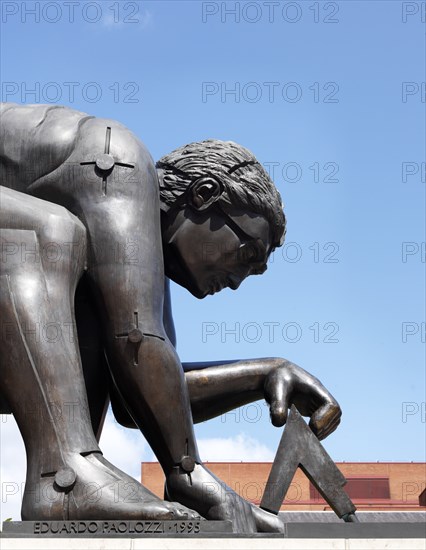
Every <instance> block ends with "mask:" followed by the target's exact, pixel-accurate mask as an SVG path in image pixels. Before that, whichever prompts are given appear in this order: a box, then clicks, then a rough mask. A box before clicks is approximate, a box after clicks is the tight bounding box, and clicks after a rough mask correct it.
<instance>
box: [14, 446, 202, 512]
mask: <svg viewBox="0 0 426 550" xmlns="http://www.w3.org/2000/svg"><path fill="white" fill-rule="evenodd" d="M66 463H67V467H66V468H64V469H63V470H60V471H59V472H56V474H55V475H53V474H52V475H46V476H42V477H41V478H38V479H37V480H35V481H33V480H32V479H31V476H30V477H29V479H28V478H27V483H26V486H25V492H24V498H23V503H22V519H23V520H33V521H34V520H47V521H48V520H103V519H116V520H118V519H123V520H152V519H155V520H175V519H178V520H196V519H200V515H199V514H198V513H197V512H195V511H194V510H190V509H188V508H186V507H185V506H183V505H182V504H180V503H178V502H165V501H163V500H161V499H159V498H158V497H157V496H156V495H154V494H153V493H151V492H150V491H149V490H148V489H146V488H145V487H143V486H142V485H141V484H140V483H138V482H137V481H136V480H135V479H133V478H132V477H130V476H128V475H127V474H125V473H124V472H121V471H120V470H119V469H118V468H116V467H115V466H113V465H112V464H110V463H109V462H108V461H107V460H105V459H104V458H103V456H102V455H101V454H100V453H91V454H89V455H87V456H81V455H79V454H73V455H71V456H70V457H67V461H66Z"/></svg>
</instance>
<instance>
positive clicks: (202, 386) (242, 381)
mask: <svg viewBox="0 0 426 550" xmlns="http://www.w3.org/2000/svg"><path fill="white" fill-rule="evenodd" d="M183 367H184V369H185V378H186V382H187V384H188V389H189V395H190V400H191V407H192V414H193V418H194V422H202V421H204V420H208V419H210V418H213V417H215V416H218V415H220V414H224V413H225V412H228V411H230V410H232V409H234V408H236V407H240V406H242V405H246V404H248V403H251V402H253V401H257V400H259V399H262V398H265V399H266V401H267V402H268V403H269V405H270V414H271V420H272V423H273V424H274V425H275V426H282V425H283V424H284V423H285V421H286V419H287V410H288V408H289V407H290V406H291V405H292V404H294V405H296V407H297V408H298V409H299V411H300V412H301V414H303V415H304V416H309V417H310V424H309V425H310V427H311V429H312V430H313V431H314V433H315V434H316V435H317V436H318V437H319V439H324V438H325V437H327V436H328V435H329V434H330V433H332V432H333V431H334V430H335V429H336V428H337V426H338V424H339V422H340V417H341V410H340V407H339V404H338V403H337V401H336V400H335V399H334V398H333V396H332V395H331V394H330V393H329V392H328V391H327V389H326V388H325V387H324V386H323V385H322V384H321V382H320V381H319V380H318V379H317V378H315V377H314V376H312V375H310V374H309V373H308V372H306V371H305V370H303V369H302V368H300V367H298V366H297V365H295V364H293V363H291V362H289V361H287V360H285V359H278V358H267V359H250V360H245V361H234V362H232V361H231V362H218V363H184V365H183Z"/></svg>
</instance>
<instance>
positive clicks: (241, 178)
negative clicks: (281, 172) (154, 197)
mask: <svg viewBox="0 0 426 550" xmlns="http://www.w3.org/2000/svg"><path fill="white" fill-rule="evenodd" d="M157 168H158V169H161V170H163V178H162V182H161V183H160V195H161V200H162V202H164V203H165V204H166V205H167V206H169V207H172V206H173V204H174V203H176V201H177V200H178V199H180V198H181V197H182V196H183V195H184V193H185V192H186V191H187V189H188V188H189V186H190V185H191V183H193V182H194V181H195V180H196V179H198V178H200V177H205V176H212V177H214V178H215V179H218V180H219V181H220V182H221V183H222V184H223V188H224V189H223V193H222V195H221V196H220V198H219V201H222V202H223V203H225V204H228V205H229V206H234V207H235V208H240V209H242V210H246V211H250V212H253V213H255V214H260V215H262V216H264V217H265V218H266V219H267V220H268V222H269V225H270V228H271V234H272V239H273V247H276V246H280V245H281V244H282V242H283V237H284V235H285V225H286V220H285V216H284V213H283V209H282V208H283V207H282V201H281V196H280V194H279V192H278V190H277V188H276V187H275V185H274V183H273V182H272V180H271V178H270V177H269V175H268V174H267V172H266V171H265V170H264V168H263V166H262V165H261V164H260V163H259V162H258V161H257V160H256V158H255V156H254V155H253V154H252V153H251V152H250V151H249V150H248V149H245V148H244V147H242V146H241V145H238V144H237V143H234V142H233V141H220V140H217V139H208V140H206V141H198V142H194V143H189V144H188V145H184V146H183V147H179V148H178V149H175V150H174V151H172V152H171V153H169V154H168V155H165V156H164V157H162V158H161V159H160V160H159V161H158V162H157Z"/></svg>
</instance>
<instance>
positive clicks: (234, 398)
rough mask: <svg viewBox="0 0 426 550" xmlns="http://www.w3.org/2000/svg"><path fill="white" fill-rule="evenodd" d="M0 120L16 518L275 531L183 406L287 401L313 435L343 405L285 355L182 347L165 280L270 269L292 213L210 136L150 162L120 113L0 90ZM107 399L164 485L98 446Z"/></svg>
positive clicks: (0, 384)
mask: <svg viewBox="0 0 426 550" xmlns="http://www.w3.org/2000/svg"><path fill="white" fill-rule="evenodd" d="M0 129H1V141H0V173H1V184H2V187H1V188H0V189H1V207H2V208H1V218H0V220H1V225H0V227H1V242H2V262H1V264H2V265H1V277H0V285H1V288H0V299H1V312H2V325H3V327H2V329H3V330H2V343H1V367H0V368H1V370H0V391H1V397H2V404H3V412H5V411H6V410H8V411H9V412H12V413H13V414H14V416H15V418H16V421H17V423H18V426H19V429H20V431H21V434H22V437H23V439H24V442H25V447H26V452H27V479H26V487H25V493H24V497H23V504H22V518H23V519H27V520H36V519H37V520H40V519H43V520H49V519H95V520H96V519H109V518H111V519H153V518H154V519H171V518H187V519H188V518H189V519H191V518H198V517H200V516H202V517H203V518H206V519H214V520H227V519H228V520H232V522H233V528H234V530H235V531H240V532H257V531H266V532H268V531H275V532H281V531H282V524H281V522H280V521H279V519H278V518H277V516H276V515H274V514H271V513H269V512H268V511H265V510H262V509H261V508H257V507H255V506H252V505H251V504H249V503H248V502H246V501H244V500H243V499H242V498H241V497H239V496H238V495H237V494H236V493H234V492H233V491H232V490H231V489H230V488H229V487H227V486H226V485H225V484H224V483H223V482H222V481H220V480H219V479H217V478H216V477H215V476H214V475H213V474H212V473H211V472H209V471H208V469H207V468H206V467H205V466H204V465H203V464H202V461H201V459H200V456H199V454H198V449H197V444H196V440H195V436H194V430H193V424H194V423H197V422H202V421H204V420H207V419H209V418H213V417H215V416H217V415H220V414H223V413H224V412H226V411H229V410H231V409H233V408H235V407H238V406H241V405H244V404H247V403H250V402H252V401H254V400H258V399H266V401H267V402H268V403H269V405H270V415H271V421H272V423H273V424H274V425H275V426H282V425H284V423H285V421H286V417H287V411H288V409H289V407H290V406H291V405H295V406H296V407H297V409H298V410H299V411H300V413H301V414H303V415H304V416H309V417H310V423H309V425H310V428H311V430H312V431H313V433H315V434H316V435H317V437H318V438H319V439H322V438H324V437H326V436H327V435H329V434H330V433H331V432H332V431H333V430H334V429H336V427H337V425H338V424H339V422H340V416H341V411H340V407H339V405H338V403H337V402H336V400H335V399H334V398H333V397H332V396H331V395H330V393H329V392H328V391H327V390H326V389H325V388H324V386H323V385H322V384H321V383H320V382H319V381H318V380H317V379H316V378H315V377H313V376H311V375H310V374H308V373H307V372H306V371H304V370H303V369H301V368H300V367H298V366H296V365H294V364H292V363H291V362H289V361H287V360H285V359H281V358H268V359H250V360H241V361H234V362H229V361H228V362H226V361H225V362H222V363H203V362H201V363H193V364H183V365H182V364H181V363H180V361H179V357H178V356H177V354H176V351H175V347H174V344H175V333H174V327H173V319H172V312H171V302H170V293H169V285H168V280H169V279H172V280H173V281H175V282H176V283H178V284H180V285H182V286H184V287H185V288H187V289H188V290H189V291H190V292H191V293H192V294H193V295H194V296H196V297H197V298H204V297H205V296H206V295H208V294H214V293H215V292H218V291H220V290H221V289H223V288H224V287H230V288H232V289H237V288H238V287H239V285H240V284H241V282H242V281H243V280H244V279H245V278H246V277H247V276H249V275H254V274H260V273H263V272H264V271H265V269H266V263H267V260H268V257H269V255H270V253H271V252H272V251H273V250H274V248H275V247H277V246H280V245H281V244H282V243H283V236H284V233H285V218H284V215H283V212H282V205H281V199H280V196H279V193H278V191H277V190H276V188H275V187H274V185H273V183H272V181H271V180H270V179H269V177H268V175H267V174H266V172H265V171H264V170H263V168H262V166H261V165H260V164H259V163H258V162H257V161H256V159H255V157H254V156H253V155H252V154H251V153H250V152H249V151H248V150H247V149H245V148H243V147H241V146H239V145H237V144H235V143H233V142H223V141H218V140H207V141H203V142H199V143H191V144H189V145H186V146H184V147H180V148H179V149H177V150H175V151H173V152H172V153H171V154H169V155H166V156H165V157H163V158H162V159H161V160H160V161H159V162H158V163H157V164H156V165H155V164H154V162H153V160H152V159H151V156H150V155H149V153H148V151H147V150H146V148H145V147H144V145H143V144H142V143H141V141H140V140H139V139H138V138H136V137H135V136H134V135H133V134H132V133H131V132H130V131H129V130H128V129H127V128H125V127H124V126H123V125H121V124H119V123H118V122H115V121H114V120H104V119H99V118H95V117H92V116H88V115H86V114H84V113H81V112H77V111H75V110H72V109H69V108H66V107H58V106H52V105H27V106H23V105H16V104H2V106H1V125H0ZM110 399H111V402H112V407H113V411H114V414H115V416H116V418H117V420H118V421H119V422H120V423H122V424H123V425H126V426H131V427H137V428H139V429H140V430H141V431H142V433H143V434H144V436H145V437H146V439H147V441H148V442H149V444H150V445H151V447H152V449H153V451H154V452H155V454H156V456H157V458H158V460H159V461H160V463H161V466H162V468H163V470H164V473H165V476H166V498H167V500H160V499H159V498H157V497H156V496H155V495H153V494H152V493H151V492H150V491H148V490H147V489H146V488H144V487H143V486H142V485H140V484H139V483H137V482H136V481H135V480H134V479H133V478H130V477H129V476H127V475H126V474H125V473H123V472H121V471H120V470H119V469H118V468H116V467H115V466H113V465H112V464H111V463H109V462H108V461H107V460H106V459H105V458H104V457H103V455H102V452H101V450H100V448H99V446H98V441H99V437H100V434H101V431H102V425H103V421H104V416H105V411H106V408H107V405H108V402H109V400H110ZM207 486H208V487H209V488H210V490H209V491H205V487H207ZM212 488H213V489H214V490H212ZM95 496H96V498H94V497H95Z"/></svg>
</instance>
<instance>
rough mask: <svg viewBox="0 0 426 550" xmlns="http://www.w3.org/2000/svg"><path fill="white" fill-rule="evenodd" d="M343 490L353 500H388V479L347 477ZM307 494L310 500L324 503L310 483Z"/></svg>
mask: <svg viewBox="0 0 426 550" xmlns="http://www.w3.org/2000/svg"><path fill="white" fill-rule="evenodd" d="M344 490H345V491H346V493H347V495H348V496H349V498H351V499H353V500H365V499H373V498H375V499H390V490H389V478H388V477H374V478H371V477H348V478H347V483H346V485H345V486H344ZM309 492H310V497H311V500H315V501H318V502H324V499H323V498H322V496H321V494H320V493H319V492H318V491H317V489H316V488H315V487H314V486H313V485H312V483H310V485H309Z"/></svg>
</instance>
